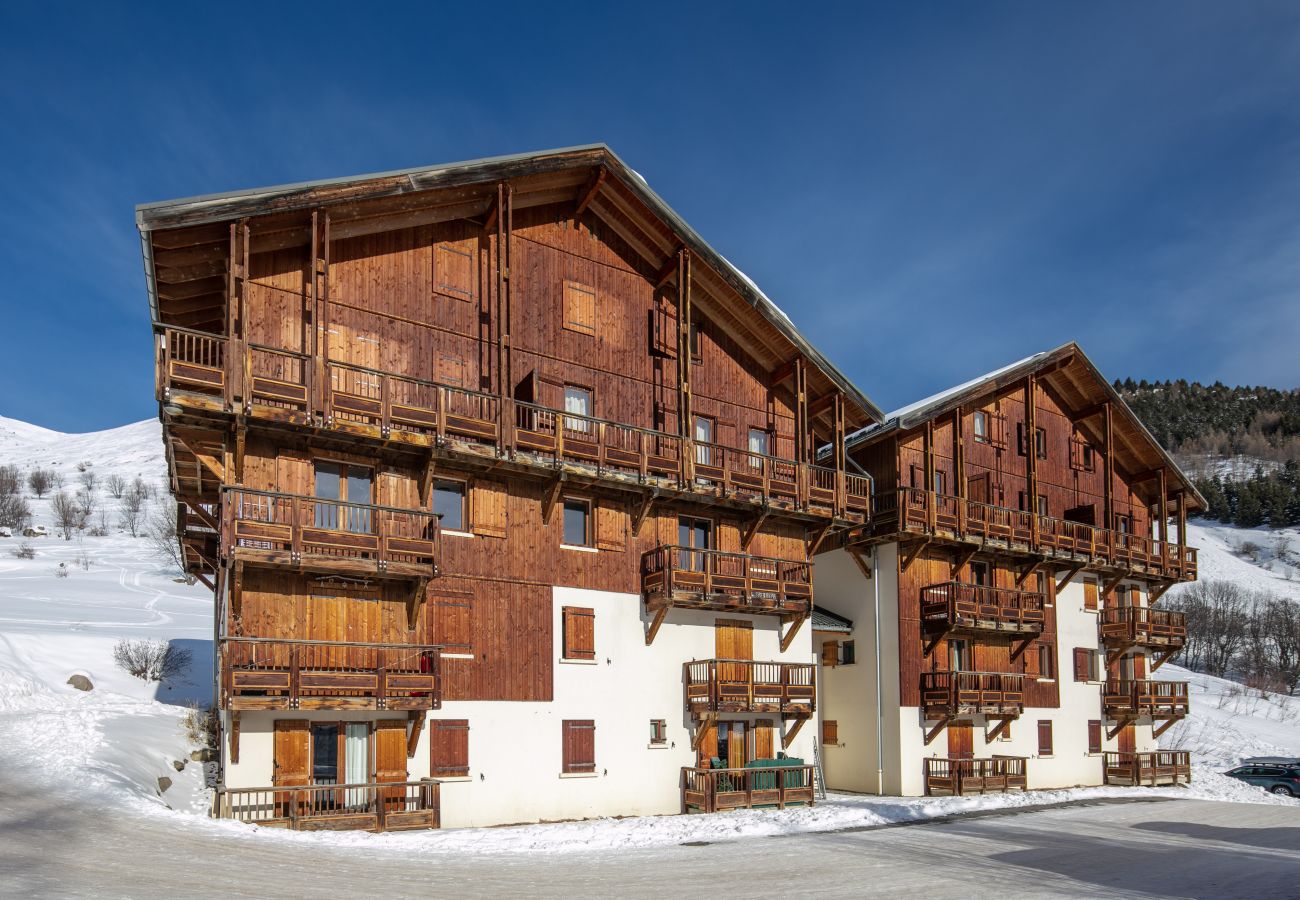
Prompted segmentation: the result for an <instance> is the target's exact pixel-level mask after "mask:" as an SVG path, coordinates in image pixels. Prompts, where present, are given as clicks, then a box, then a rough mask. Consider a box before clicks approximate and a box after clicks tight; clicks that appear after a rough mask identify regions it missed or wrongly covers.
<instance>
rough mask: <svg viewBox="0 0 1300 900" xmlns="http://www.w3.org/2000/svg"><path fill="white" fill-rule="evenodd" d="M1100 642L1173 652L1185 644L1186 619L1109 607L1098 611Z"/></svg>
mask: <svg viewBox="0 0 1300 900" xmlns="http://www.w3.org/2000/svg"><path fill="white" fill-rule="evenodd" d="M1100 628H1101V639H1102V640H1103V641H1105V642H1107V643H1109V644H1118V645H1121V646H1122V645H1136V646H1142V647H1166V648H1169V649H1176V648H1178V647H1181V646H1183V644H1184V643H1186V641H1187V616H1186V615H1184V614H1183V613H1181V612H1176V611H1174V610H1170V609H1152V608H1151V607H1147V606H1110V607H1107V608H1105V609H1103V610H1102V611H1101V617H1100Z"/></svg>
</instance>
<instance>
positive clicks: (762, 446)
mask: <svg viewBox="0 0 1300 900" xmlns="http://www.w3.org/2000/svg"><path fill="white" fill-rule="evenodd" d="M771 446H772V441H771V436H770V435H769V434H768V433H767V432H766V431H764V430H763V429H761V428H751V429H749V452H750V453H761V454H763V455H764V456H771V455H772V450H771Z"/></svg>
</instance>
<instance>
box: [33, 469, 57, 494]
mask: <svg viewBox="0 0 1300 900" xmlns="http://www.w3.org/2000/svg"><path fill="white" fill-rule="evenodd" d="M53 482H54V479H53V477H52V476H51V475H50V472H49V470H48V469H32V470H31V471H30V472H28V473H27V486H28V487H29V488H31V490H32V493H33V494H35V495H36V496H37V498H40V497H44V496H45V495H46V494H47V493H48V492H49V490H50V486H51V484H53Z"/></svg>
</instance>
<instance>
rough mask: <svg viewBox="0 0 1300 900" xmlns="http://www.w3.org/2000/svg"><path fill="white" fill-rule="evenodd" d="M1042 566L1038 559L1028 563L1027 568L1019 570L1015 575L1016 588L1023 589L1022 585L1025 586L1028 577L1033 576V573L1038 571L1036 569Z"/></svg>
mask: <svg viewBox="0 0 1300 900" xmlns="http://www.w3.org/2000/svg"><path fill="white" fill-rule="evenodd" d="M1042 564H1043V561H1042V560H1041V559H1039V560H1035V561H1033V562H1031V563H1029V565H1027V566H1025V567H1024V568H1023V569H1021V570H1020V571H1019V572H1018V573H1017V574H1016V587H1017V588H1020V587H1023V586H1024V584H1025V582H1026V581H1028V580H1029V576H1030V575H1033V574H1034V573H1035V572H1037V571H1038V567H1039V566H1041V565H1042Z"/></svg>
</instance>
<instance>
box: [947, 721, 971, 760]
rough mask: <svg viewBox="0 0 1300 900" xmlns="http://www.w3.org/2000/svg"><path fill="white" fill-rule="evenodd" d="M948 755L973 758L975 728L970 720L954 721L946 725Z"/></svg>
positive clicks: (957, 757) (955, 757)
mask: <svg viewBox="0 0 1300 900" xmlns="http://www.w3.org/2000/svg"><path fill="white" fill-rule="evenodd" d="M948 757H949V758H950V759H974V757H975V728H974V726H972V725H971V723H970V722H954V723H952V724H951V725H949V726H948Z"/></svg>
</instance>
